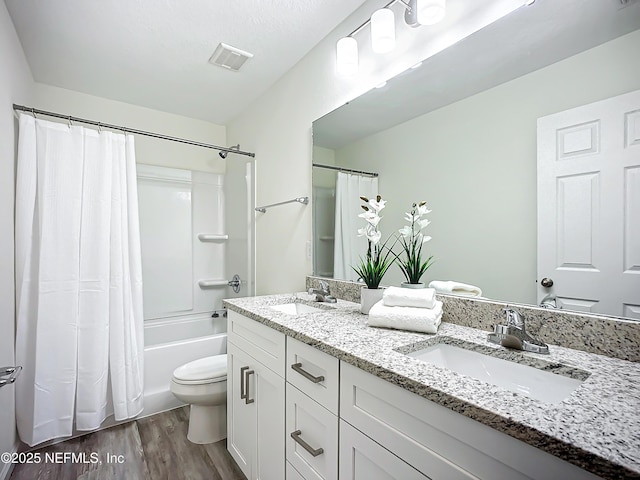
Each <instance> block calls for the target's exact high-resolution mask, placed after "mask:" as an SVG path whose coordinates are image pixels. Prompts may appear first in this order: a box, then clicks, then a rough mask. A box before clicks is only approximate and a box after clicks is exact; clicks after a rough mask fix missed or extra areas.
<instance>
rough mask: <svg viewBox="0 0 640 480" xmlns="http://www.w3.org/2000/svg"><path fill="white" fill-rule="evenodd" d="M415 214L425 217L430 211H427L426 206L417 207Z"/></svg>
mask: <svg viewBox="0 0 640 480" xmlns="http://www.w3.org/2000/svg"><path fill="white" fill-rule="evenodd" d="M416 212H417V214H418V215H420V216H422V215H426V214H427V213H431V210H429V209H428V208H427V206H426V205H418V206H417V207H416Z"/></svg>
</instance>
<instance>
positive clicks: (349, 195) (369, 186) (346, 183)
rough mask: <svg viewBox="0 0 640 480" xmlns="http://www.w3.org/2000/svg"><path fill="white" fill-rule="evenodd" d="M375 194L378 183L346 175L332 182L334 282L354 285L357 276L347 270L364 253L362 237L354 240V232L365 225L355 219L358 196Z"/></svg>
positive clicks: (368, 178) (365, 243) (350, 270)
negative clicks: (334, 219)
mask: <svg viewBox="0 0 640 480" xmlns="http://www.w3.org/2000/svg"><path fill="white" fill-rule="evenodd" d="M377 194H378V179H377V178H372V177H363V176H362V175H354V174H350V173H343V172H339V173H338V179H337V181H336V229H335V247H334V249H335V251H334V259H333V275H334V278H340V279H344V280H351V281H357V280H358V274H356V273H355V272H354V271H353V268H351V267H352V266H353V265H356V264H357V263H358V260H359V258H360V257H364V256H365V255H366V253H367V239H366V237H358V229H359V228H362V227H364V226H365V221H364V220H363V219H362V218H360V217H358V215H359V214H360V213H362V211H363V210H362V208H361V207H360V205H362V201H361V200H360V197H361V196H365V197H367V198H372V197H375V196H376V195H377Z"/></svg>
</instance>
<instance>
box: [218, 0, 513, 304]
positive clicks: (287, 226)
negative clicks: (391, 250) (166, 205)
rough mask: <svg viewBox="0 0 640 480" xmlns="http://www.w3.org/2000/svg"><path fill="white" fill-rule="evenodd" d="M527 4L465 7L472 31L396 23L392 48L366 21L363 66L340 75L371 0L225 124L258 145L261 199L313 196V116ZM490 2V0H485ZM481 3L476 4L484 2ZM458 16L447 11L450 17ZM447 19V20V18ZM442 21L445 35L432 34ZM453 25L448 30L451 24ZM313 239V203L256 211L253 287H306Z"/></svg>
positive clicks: (248, 144) (264, 290)
mask: <svg viewBox="0 0 640 480" xmlns="http://www.w3.org/2000/svg"><path fill="white" fill-rule="evenodd" d="M518 4H520V5H521V4H522V2H521V1H516V0H496V1H494V2H493V5H494V7H495V8H493V9H490V11H488V12H487V11H483V12H482V14H477V13H478V12H473V11H469V12H465V14H468V15H469V16H470V17H474V18H475V21H476V23H475V24H474V25H470V26H469V31H465V32H463V31H460V29H453V30H451V29H450V27H451V25H449V24H448V23H447V21H445V22H443V24H441V25H440V26H439V27H438V28H437V29H431V30H430V29H411V28H409V27H406V26H403V25H401V24H399V23H398V26H397V43H396V48H395V49H394V51H393V52H391V53H389V54H386V55H383V56H374V55H373V54H372V53H371V51H370V49H369V48H368V47H367V45H368V29H365V30H364V31H363V32H362V34H359V35H360V37H359V38H358V40H359V41H360V43H361V44H362V49H361V53H360V59H361V60H360V67H361V68H360V73H359V74H358V75H356V76H354V77H349V78H340V77H337V76H336V75H335V42H336V41H337V40H338V39H339V38H340V37H342V36H344V35H347V34H349V33H350V32H351V31H352V30H353V29H354V28H356V27H357V26H358V25H360V24H361V23H362V22H363V21H365V20H366V19H368V18H369V17H370V16H371V12H373V11H374V10H376V9H377V8H379V6H380V4H379V2H377V1H374V0H369V1H367V2H365V3H364V4H363V6H362V7H361V8H359V9H358V10H357V11H356V12H355V13H354V14H353V15H351V16H350V17H349V18H347V20H345V22H343V23H342V24H341V25H340V26H338V27H337V28H336V29H335V30H334V31H333V32H331V33H330V34H329V35H328V36H327V37H326V38H325V39H324V40H323V41H322V42H320V43H319V44H318V45H317V46H316V47H314V49H313V50H311V52H309V54H307V55H306V56H305V57H304V58H303V59H302V60H301V61H300V62H299V63H298V64H297V65H296V66H294V67H293V68H292V69H291V70H290V71H289V72H288V73H287V74H286V75H285V76H284V77H282V78H281V79H280V80H279V81H278V82H277V83H276V84H275V85H274V86H273V87H271V88H270V89H269V90H268V91H267V92H266V93H265V94H264V95H262V96H261V97H260V98H259V99H258V100H257V101H256V102H254V103H253V104H252V105H251V106H250V108H248V109H247V110H246V111H244V112H243V113H242V115H240V116H239V117H238V118H236V119H235V120H234V121H232V122H230V123H229V124H228V125H227V136H228V140H229V142H230V143H231V144H233V143H237V142H240V143H242V145H243V149H246V150H249V151H253V152H255V153H256V174H257V180H256V201H257V203H258V205H261V204H269V203H275V202H280V201H284V200H290V199H292V198H295V197H298V196H301V195H308V196H311V156H312V153H311V152H312V138H311V123H312V122H313V120H315V119H317V118H319V117H321V116H322V115H324V114H326V113H328V112H330V111H331V110H333V109H335V108H336V107H338V106H340V105H342V104H343V103H345V102H346V101H348V100H350V99H352V98H355V97H356V96H358V95H360V94H361V93H364V92H365V91H367V90H369V89H370V88H373V87H374V86H375V85H377V84H379V83H380V82H382V81H383V80H386V79H388V78H391V77H393V76H395V75H396V74H398V73H400V72H402V71H404V70H406V69H407V68H409V67H411V66H412V65H414V64H416V63H417V62H418V61H420V60H422V59H423V58H425V57H427V56H429V55H432V54H434V53H435V52H437V51H440V50H441V49H443V48H444V47H446V44H447V43H449V42H453V41H455V40H456V39H457V38H462V37H465V36H467V35H468V34H470V33H471V32H472V31H475V30H477V29H479V28H481V26H482V24H486V23H488V22H490V21H491V20H492V19H491V18H489V16H494V17H495V16H498V15H500V14H502V13H503V12H504V11H505V10H509V9H513V8H515V6H516V5H518ZM483 5H485V6H486V3H485V4H483ZM480 7H482V5H480V4H479V8H480ZM453 20H454V19H450V21H453ZM448 21H449V20H448ZM438 29H441V30H442V31H444V32H447V33H448V35H447V37H446V38H445V39H444V41H433V37H432V35H433V32H434V31H437V30H438ZM447 29H449V30H447ZM310 240H311V208H310V207H305V206H303V205H301V204H289V205H285V206H282V207H277V208H274V209H271V210H268V211H267V213H265V214H258V216H257V219H256V284H257V285H256V292H257V293H258V294H268V293H277V292H286V291H298V290H302V289H304V280H305V275H308V274H310V273H311V270H312V262H311V259H310V258H307V257H306V247H305V246H306V242H307V241H310Z"/></svg>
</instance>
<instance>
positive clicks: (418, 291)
mask: <svg viewBox="0 0 640 480" xmlns="http://www.w3.org/2000/svg"><path fill="white" fill-rule="evenodd" d="M382 300H383V301H384V304H385V305H386V306H387V307H417V308H433V307H434V306H435V304H436V291H435V290H434V289H433V288H400V287H387V288H385V290H384V293H383V295H382Z"/></svg>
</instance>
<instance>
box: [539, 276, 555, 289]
mask: <svg viewBox="0 0 640 480" xmlns="http://www.w3.org/2000/svg"><path fill="white" fill-rule="evenodd" d="M540 284H541V285H542V286H543V287H544V288H551V287H553V280H552V279H550V278H547V277H545V278H543V279H542V280H541V281H540Z"/></svg>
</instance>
